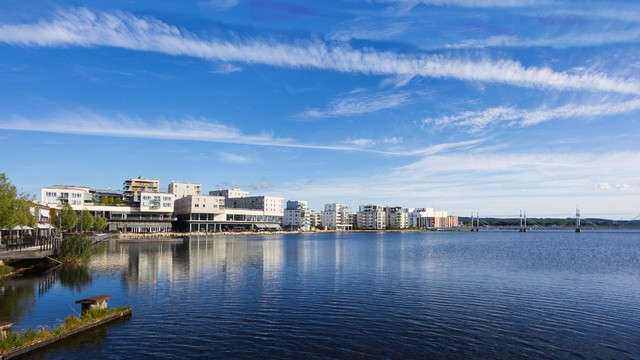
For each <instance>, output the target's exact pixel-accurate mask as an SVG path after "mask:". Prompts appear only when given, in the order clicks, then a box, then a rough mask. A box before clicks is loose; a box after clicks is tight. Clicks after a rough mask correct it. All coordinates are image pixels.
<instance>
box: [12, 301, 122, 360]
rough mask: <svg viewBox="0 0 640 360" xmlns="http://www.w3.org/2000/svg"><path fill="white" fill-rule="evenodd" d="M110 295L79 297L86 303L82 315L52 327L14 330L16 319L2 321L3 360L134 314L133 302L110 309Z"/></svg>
mask: <svg viewBox="0 0 640 360" xmlns="http://www.w3.org/2000/svg"><path fill="white" fill-rule="evenodd" d="M109 299H111V296H110V295H98V296H92V297H89V298H85V299H80V300H78V301H76V304H80V305H81V306H82V310H81V311H82V312H81V317H80V318H77V317H75V316H73V315H70V316H68V317H67V318H66V319H65V321H64V323H63V324H62V325H60V326H58V327H57V328H55V329H52V330H44V329H40V330H38V331H33V330H27V331H26V332H25V333H23V334H20V333H11V332H8V330H9V329H11V328H12V327H13V323H9V322H0V360H5V359H11V358H15V357H17V356H22V355H25V354H28V353H30V352H33V351H36V350H39V349H42V348H44V347H46V346H50V345H53V344H55V343H58V342H59V341H61V340H64V339H66V338H68V337H71V336H74V335H77V334H80V333H82V332H85V331H87V330H91V329H94V328H96V327H99V326H103V325H105V324H107V323H110V322H113V321H115V320H119V319H128V318H130V317H131V307H129V306H124V307H118V308H115V309H113V310H109V309H108V308H107V301H108V300H109Z"/></svg>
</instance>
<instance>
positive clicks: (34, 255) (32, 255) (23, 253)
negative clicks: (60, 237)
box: [0, 246, 55, 260]
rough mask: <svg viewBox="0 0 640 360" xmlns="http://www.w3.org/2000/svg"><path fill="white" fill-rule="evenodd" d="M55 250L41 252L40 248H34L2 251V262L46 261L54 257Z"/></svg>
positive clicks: (0, 251) (0, 254) (0, 256)
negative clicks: (45, 259)
mask: <svg viewBox="0 0 640 360" xmlns="http://www.w3.org/2000/svg"><path fill="white" fill-rule="evenodd" d="M54 253H55V250H54V249H48V250H41V249H40V247H39V246H32V247H28V248H23V249H20V250H9V251H7V250H6V249H2V250H0V260H31V259H44V258H47V257H51V256H53V255H54Z"/></svg>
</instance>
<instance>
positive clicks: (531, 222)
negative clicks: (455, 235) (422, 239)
mask: <svg viewBox="0 0 640 360" xmlns="http://www.w3.org/2000/svg"><path fill="white" fill-rule="evenodd" d="M458 220H459V222H460V225H461V226H470V225H471V218H470V217H459V218H458ZM580 225H581V226H582V227H611V228H640V220H611V219H597V218H594V219H591V218H587V219H580ZM480 226H496V227H505V226H511V227H513V226H516V227H517V226H520V218H482V217H481V218H480ZM574 226H576V219H575V218H566V219H552V218H527V227H574Z"/></svg>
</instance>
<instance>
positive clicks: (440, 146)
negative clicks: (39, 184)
mask: <svg viewBox="0 0 640 360" xmlns="http://www.w3.org/2000/svg"><path fill="white" fill-rule="evenodd" d="M0 129H3V130H18V131H34V132H49V133H59V134H72V135H94V136H112V137H129V138H141V139H163V140H184V141H203V142H215V143H225V144H244V145H256V146H271V147H285V148H300V149H317V150H331V151H354V152H369V153H377V154H382V155H392V156H417V155H424V154H435V153H439V152H446V151H450V150H453V149H457V148H466V147H469V146H474V145H475V144H478V143H480V142H482V141H484V139H475V140H472V141H465V142H452V143H437V144H432V145H429V146H426V147H424V148H405V149H398V148H397V145H399V144H400V143H401V139H400V138H388V139H386V141H382V140H380V141H378V143H377V144H378V145H389V146H392V148H391V149H383V148H369V147H365V146H362V144H356V143H345V142H337V143H336V144H312V143H302V142H298V141H296V140H294V139H289V138H279V137H275V136H273V134H271V133H269V132H263V133H259V134H246V133H244V132H242V131H241V130H240V129H238V128H236V127H234V126H230V125H226V124H223V123H220V122H217V121H213V120H210V119H206V118H189V117H186V118H182V119H167V118H162V117H161V118H155V119H143V118H141V117H138V116H132V115H127V114H121V113H120V114H113V115H103V114H98V113H95V112H92V111H89V110H80V111H59V112H57V113H54V114H52V115H47V116H41V117H31V118H28V117H24V116H9V117H4V118H0ZM221 156H223V157H225V160H227V161H235V162H242V161H243V160H244V158H242V157H238V156H234V154H231V153H226V154H222V155H221Z"/></svg>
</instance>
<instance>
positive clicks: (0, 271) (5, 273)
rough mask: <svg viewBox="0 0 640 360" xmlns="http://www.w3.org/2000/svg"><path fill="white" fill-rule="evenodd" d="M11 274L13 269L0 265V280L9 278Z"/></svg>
mask: <svg viewBox="0 0 640 360" xmlns="http://www.w3.org/2000/svg"><path fill="white" fill-rule="evenodd" d="M12 273H13V268H12V267H11V266H8V265H0V280H2V279H4V278H6V277H9V276H11V274H12Z"/></svg>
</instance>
